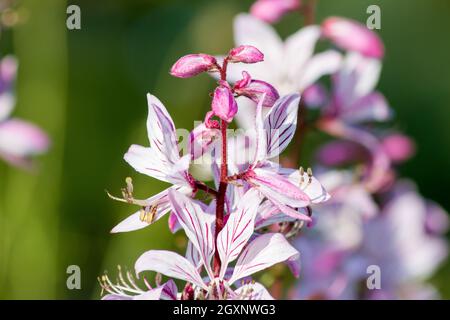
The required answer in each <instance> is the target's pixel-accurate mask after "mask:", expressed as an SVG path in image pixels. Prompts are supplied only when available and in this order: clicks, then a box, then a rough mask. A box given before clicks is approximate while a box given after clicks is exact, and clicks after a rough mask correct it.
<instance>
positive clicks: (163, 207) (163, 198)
mask: <svg viewBox="0 0 450 320" xmlns="http://www.w3.org/2000/svg"><path fill="white" fill-rule="evenodd" d="M170 189H177V190H179V191H180V192H183V193H185V194H190V193H191V192H192V191H191V190H190V189H188V188H183V187H181V188H180V187H171V188H167V189H165V190H163V191H161V192H160V193H158V194H156V195H154V196H152V197H150V198H148V199H146V202H147V203H148V205H149V206H151V205H157V211H156V214H155V216H154V217H153V221H152V224H153V223H155V222H156V221H158V220H159V219H160V218H162V217H163V216H164V215H165V214H166V213H167V212H169V211H170V209H171V206H170V202H169V198H168V192H169V190H170ZM140 216H141V211H140V210H139V211H137V212H135V213H133V214H132V215H131V216H129V217H128V218H126V219H125V220H123V221H122V222H120V223H119V224H118V225H117V226H115V227H114V228H113V229H112V230H111V233H118V232H128V231H134V230H139V229H142V228H145V227H147V226H149V224H148V223H147V222H145V221H141V219H140Z"/></svg>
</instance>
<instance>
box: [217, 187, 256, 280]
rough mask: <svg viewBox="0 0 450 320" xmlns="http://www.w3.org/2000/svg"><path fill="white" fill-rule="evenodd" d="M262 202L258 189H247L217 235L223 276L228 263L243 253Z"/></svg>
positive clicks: (221, 275) (221, 274)
mask: <svg viewBox="0 0 450 320" xmlns="http://www.w3.org/2000/svg"><path fill="white" fill-rule="evenodd" d="M260 202H261V198H260V195H259V193H258V191H257V190H254V189H251V190H249V191H247V192H246V193H245V194H244V196H243V197H242V198H241V199H240V201H239V204H238V207H237V210H236V211H235V212H232V213H231V214H230V216H229V217H228V220H227V223H226V224H225V226H224V227H223V229H222V230H221V231H220V233H219V235H218V237H217V250H218V251H219V255H220V261H221V262H222V266H221V270H220V277H221V278H223V277H224V275H225V272H226V270H227V267H228V264H229V263H230V262H232V261H234V260H235V259H236V258H237V257H238V255H239V254H240V253H241V251H242V249H243V248H244V246H245V245H246V244H247V241H248V240H249V239H250V237H251V235H252V234H253V231H254V227H255V217H256V213H257V210H258V207H259V203H260Z"/></svg>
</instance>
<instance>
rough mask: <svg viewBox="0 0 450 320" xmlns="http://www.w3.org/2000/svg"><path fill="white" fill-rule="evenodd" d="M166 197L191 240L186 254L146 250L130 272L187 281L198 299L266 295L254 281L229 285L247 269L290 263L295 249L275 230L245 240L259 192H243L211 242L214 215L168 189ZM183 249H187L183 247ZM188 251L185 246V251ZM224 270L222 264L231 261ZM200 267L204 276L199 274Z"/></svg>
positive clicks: (295, 256)
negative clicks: (215, 264)
mask: <svg viewBox="0 0 450 320" xmlns="http://www.w3.org/2000/svg"><path fill="white" fill-rule="evenodd" d="M169 198H170V201H171V202H172V205H173V208H174V213H175V215H176V216H177V219H178V221H179V222H180V224H181V226H182V227H183V229H184V231H185V232H186V235H187V237H188V238H189V240H190V243H191V244H192V247H191V249H190V251H191V253H190V254H188V255H187V257H186V258H185V257H182V256H181V255H179V254H177V253H174V252H170V251H165V250H150V251H147V252H145V253H144V254H143V255H141V256H140V257H139V258H138V260H137V261H136V264H135V269H136V273H137V274H139V273H141V272H142V271H145V270H148V271H156V272H159V273H162V274H164V275H166V276H168V277H172V278H176V279H181V280H184V281H187V282H189V283H191V284H192V285H194V286H195V290H196V295H197V298H199V297H203V298H204V299H254V298H261V297H264V298H267V297H269V294H268V293H267V290H266V289H265V288H264V287H263V286H261V285H259V284H251V283H248V284H246V286H244V287H240V288H237V289H232V286H233V284H234V283H235V282H236V281H238V280H240V279H243V278H246V277H248V276H250V275H252V274H253V273H256V272H258V271H261V270H263V269H266V268H268V267H270V266H272V265H274V264H276V263H279V262H283V261H286V260H291V261H296V260H298V258H299V253H298V252H297V251H296V250H295V249H294V248H293V247H292V246H291V245H290V244H289V243H288V242H287V241H286V239H285V238H284V237H283V236H282V235H281V234H277V233H268V234H264V235H260V236H258V237H256V238H255V239H253V240H251V241H250V242H249V240H250V238H251V236H252V234H253V230H254V221H255V217H256V213H257V209H258V206H259V202H260V199H259V195H258V193H257V192H255V191H254V190H251V191H248V192H247V193H246V194H245V195H244V196H243V197H242V199H241V201H240V203H239V205H238V207H237V210H236V211H234V212H232V213H231V214H230V215H229V217H228V219H227V222H226V224H225V226H224V228H223V229H222V230H221V231H220V232H219V234H218V237H217V247H216V244H215V243H214V237H213V235H214V223H213V222H214V216H213V215H211V214H208V213H206V212H204V210H203V209H202V208H201V206H199V205H198V204H196V203H195V202H192V201H191V200H190V199H189V198H188V197H186V196H185V195H183V194H181V193H180V192H177V191H175V190H171V191H170V192H169ZM188 248H189V247H188ZM215 250H217V251H218V253H219V255H220V258H221V261H222V264H221V268H220V272H219V274H214V273H213V270H212V268H211V259H212V257H213V255H214V252H215ZM188 251H189V250H188ZM236 259H237V261H236V264H235V266H234V268H232V269H231V271H230V272H229V273H227V271H228V267H229V265H230V263H231V262H233V261H234V260H236ZM200 268H204V270H205V271H206V273H207V275H208V279H207V280H204V279H203V278H202V276H201V274H200V272H199V269H200Z"/></svg>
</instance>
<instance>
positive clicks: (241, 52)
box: [228, 45, 264, 63]
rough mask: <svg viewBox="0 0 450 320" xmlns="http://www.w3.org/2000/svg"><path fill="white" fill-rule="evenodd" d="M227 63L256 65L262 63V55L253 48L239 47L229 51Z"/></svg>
mask: <svg viewBox="0 0 450 320" xmlns="http://www.w3.org/2000/svg"><path fill="white" fill-rule="evenodd" d="M228 61H230V62H242V63H256V62H261V61H264V54H263V53H262V52H261V51H259V50H258V49H257V48H255V47H254V46H247V45H243V46H239V47H237V48H233V49H231V51H230V53H229V54H228Z"/></svg>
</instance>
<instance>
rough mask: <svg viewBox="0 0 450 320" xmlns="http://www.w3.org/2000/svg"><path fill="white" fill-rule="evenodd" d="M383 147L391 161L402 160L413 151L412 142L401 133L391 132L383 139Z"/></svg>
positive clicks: (408, 156)
mask: <svg viewBox="0 0 450 320" xmlns="http://www.w3.org/2000/svg"><path fill="white" fill-rule="evenodd" d="M382 144H383V149H384V151H385V152H386V153H387V154H388V156H389V158H391V160H392V161H393V162H397V163H398V162H403V161H406V160H408V159H409V158H411V156H412V155H413V154H414V152H415V149H416V148H415V146H414V142H413V141H412V140H411V139H410V138H409V137H407V136H405V135H402V134H398V133H396V134H392V135H389V136H387V137H386V138H384V139H383V142H382Z"/></svg>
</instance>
